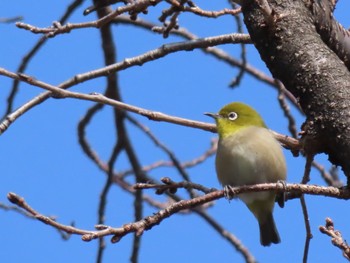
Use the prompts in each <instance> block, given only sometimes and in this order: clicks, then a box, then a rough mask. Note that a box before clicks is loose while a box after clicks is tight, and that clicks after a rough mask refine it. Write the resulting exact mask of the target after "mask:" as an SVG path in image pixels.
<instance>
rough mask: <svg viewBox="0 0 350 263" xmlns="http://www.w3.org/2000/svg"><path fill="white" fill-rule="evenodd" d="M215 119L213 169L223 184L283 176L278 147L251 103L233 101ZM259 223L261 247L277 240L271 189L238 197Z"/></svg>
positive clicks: (281, 155)
mask: <svg viewBox="0 0 350 263" xmlns="http://www.w3.org/2000/svg"><path fill="white" fill-rule="evenodd" d="M206 115H208V116H211V117H213V118H215V121H216V125H217V129H218V134H219V142H218V150H217V155H216V172H217V176H218V179H219V181H220V183H221V184H222V185H223V186H224V187H225V186H242V185H252V184H259V183H275V182H277V181H279V180H285V179H286V164H285V159H284V155H283V152H282V149H281V146H280V145H279V143H278V142H277V141H276V139H275V138H274V137H273V135H272V134H271V132H269V130H268V129H267V128H266V125H265V123H264V121H263V119H262V118H261V117H260V115H259V113H257V112H256V111H255V110H254V109H253V108H251V107H250V106H248V105H246V104H244V103H240V102H234V103H230V104H228V105H226V106H225V107H223V108H222V109H221V110H220V112H219V113H218V114H213V113H207V114H206ZM238 197H239V198H240V199H241V200H242V201H243V202H244V203H245V204H246V205H247V206H248V208H249V210H250V211H251V212H252V213H253V214H254V216H255V217H256V218H257V220H258V222H259V228H260V242H261V244H262V245H263V246H269V245H270V244H271V243H276V244H277V243H280V237H279V234H278V232H277V229H276V226H275V222H274V219H273V215H272V212H273V208H274V203H275V193H274V192H272V191H270V192H269V191H265V192H257V193H247V194H240V195H239V196H238Z"/></svg>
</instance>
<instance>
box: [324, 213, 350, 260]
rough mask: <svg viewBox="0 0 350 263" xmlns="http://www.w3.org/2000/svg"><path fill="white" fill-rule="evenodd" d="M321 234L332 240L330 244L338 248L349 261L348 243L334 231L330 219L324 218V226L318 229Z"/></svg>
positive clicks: (349, 250)
mask: <svg viewBox="0 0 350 263" xmlns="http://www.w3.org/2000/svg"><path fill="white" fill-rule="evenodd" d="M319 229H320V231H321V233H323V234H326V235H328V236H330V237H331V238H332V244H333V245H334V246H336V247H338V248H340V249H341V250H342V252H343V256H344V257H345V258H346V259H347V260H348V261H350V247H349V245H348V243H347V242H346V241H345V240H344V239H343V237H342V235H341V232H340V231H339V230H335V229H334V223H333V220H332V219H331V218H326V226H320V227H319Z"/></svg>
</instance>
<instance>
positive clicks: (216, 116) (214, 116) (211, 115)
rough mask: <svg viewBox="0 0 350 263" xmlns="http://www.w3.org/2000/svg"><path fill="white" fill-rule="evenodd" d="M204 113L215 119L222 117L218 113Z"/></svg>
mask: <svg viewBox="0 0 350 263" xmlns="http://www.w3.org/2000/svg"><path fill="white" fill-rule="evenodd" d="M204 115H207V116H209V117H212V118H214V119H218V118H221V115H220V114H218V113H211V112H204Z"/></svg>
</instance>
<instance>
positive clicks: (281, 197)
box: [275, 180, 287, 208]
mask: <svg viewBox="0 0 350 263" xmlns="http://www.w3.org/2000/svg"><path fill="white" fill-rule="evenodd" d="M277 184H281V185H282V187H281V188H282V189H283V191H280V192H277V194H276V199H275V200H276V202H277V204H278V205H279V207H281V208H283V207H284V204H285V202H286V191H285V190H286V186H287V183H286V181H284V180H278V181H277Z"/></svg>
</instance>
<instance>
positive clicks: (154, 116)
mask: <svg viewBox="0 0 350 263" xmlns="http://www.w3.org/2000/svg"><path fill="white" fill-rule="evenodd" d="M0 75H5V76H8V77H11V78H18V79H21V80H22V81H24V82H27V83H29V84H31V85H35V86H37V87H40V88H43V89H47V90H49V91H50V92H49V94H48V95H50V94H51V92H52V93H53V94H55V96H58V97H59V98H75V99H82V100H88V101H95V102H98V103H102V104H105V105H110V106H113V107H115V108H118V109H121V110H125V111H130V112H134V113H137V114H139V115H142V116H145V117H147V118H148V119H150V120H155V121H165V122H169V123H173V124H179V125H183V126H187V127H192V128H196V129H201V130H206V131H210V132H216V126H215V125H213V124H208V123H204V122H199V121H193V120H189V119H184V118H179V117H175V116H170V115H167V114H164V113H161V112H155V111H150V110H146V109H143V108H140V107H136V106H133V105H130V104H126V103H123V102H120V101H117V100H113V99H109V98H107V97H106V96H104V95H102V94H98V93H93V94H83V93H78V92H72V91H69V90H63V89H61V88H59V87H55V86H52V85H49V84H47V83H44V82H41V81H37V80H35V79H33V78H31V77H29V76H26V75H24V74H16V73H13V72H9V71H7V70H5V69H3V68H0ZM43 94H46V93H43ZM37 98H38V100H40V98H41V97H39V96H38V97H37ZM31 106H33V105H32V104H31ZM31 106H29V107H31ZM23 107H24V109H22V110H21V111H18V112H17V114H15V116H13V115H8V116H7V118H6V119H5V120H4V121H3V122H1V123H0V134H1V133H3V132H4V131H6V129H7V128H8V127H9V125H10V124H11V123H12V122H13V121H15V120H16V119H17V118H18V117H19V116H20V115H21V114H23V113H24V111H26V110H27V106H26V105H24V106H23ZM272 133H273V134H274V136H275V137H276V139H277V140H279V141H280V142H281V144H282V145H284V146H287V147H289V148H290V149H299V147H300V145H299V142H298V140H295V139H293V138H291V137H288V136H285V135H281V134H278V133H276V132H273V131H272Z"/></svg>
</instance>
